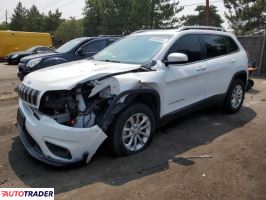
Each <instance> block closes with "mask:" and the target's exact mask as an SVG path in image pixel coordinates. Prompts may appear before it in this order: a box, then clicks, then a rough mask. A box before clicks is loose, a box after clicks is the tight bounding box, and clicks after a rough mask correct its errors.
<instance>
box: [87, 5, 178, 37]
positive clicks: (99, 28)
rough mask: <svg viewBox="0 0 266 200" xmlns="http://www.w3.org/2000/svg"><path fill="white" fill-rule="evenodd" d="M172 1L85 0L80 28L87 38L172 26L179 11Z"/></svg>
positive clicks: (174, 24)
mask: <svg viewBox="0 0 266 200" xmlns="http://www.w3.org/2000/svg"><path fill="white" fill-rule="evenodd" d="M178 4H179V1H172V0H145V1H143V0H86V6H85V8H84V14H85V18H84V27H85V33H86V34H88V35H99V34H122V33H130V32H132V31H135V30H139V29H145V28H170V27H174V26H176V24H177V22H178V20H177V18H176V17H175V16H176V14H177V13H178V12H180V11H181V10H182V9H183V7H180V6H178Z"/></svg>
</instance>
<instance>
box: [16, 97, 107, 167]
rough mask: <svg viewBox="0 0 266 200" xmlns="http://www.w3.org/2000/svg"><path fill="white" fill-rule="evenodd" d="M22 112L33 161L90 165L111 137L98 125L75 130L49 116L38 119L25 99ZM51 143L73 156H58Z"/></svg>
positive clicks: (23, 133)
mask: <svg viewBox="0 0 266 200" xmlns="http://www.w3.org/2000/svg"><path fill="white" fill-rule="evenodd" d="M19 112H21V113H22V115H23V116H24V122H23V124H24V125H23V124H21V120H18V130H19V133H20V139H21V141H22V143H23V145H24V146H25V148H26V150H27V151H28V153H29V154H30V155H31V156H32V157H33V158H35V159H37V160H39V161H41V162H44V163H46V164H49V165H53V166H68V165H74V164H80V163H88V162H89V161H90V159H91V158H92V156H93V155H94V154H95V152H96V151H97V149H98V147H99V146H100V145H101V144H102V142H103V141H104V140H105V139H106V137H107V136H106V135H105V133H104V132H103V131H102V130H101V129H100V128H99V127H98V126H97V125H95V126H93V127H91V128H73V127H68V126H64V125H61V124H58V123H57V122H56V121H54V120H53V119H51V118H49V117H47V116H45V115H43V116H41V117H40V119H38V118H36V115H35V114H34V113H33V111H32V110H31V108H30V107H29V106H27V105H26V104H25V103H23V102H22V101H21V100H20V101H19ZM19 121H20V122H19ZM47 143H50V144H52V145H56V146H57V147H59V148H62V149H64V150H66V151H67V152H68V153H69V154H70V155H71V156H70V157H69V158H65V157H62V156H60V155H58V154H56V153H55V152H54V150H52V149H51V148H49V146H47Z"/></svg>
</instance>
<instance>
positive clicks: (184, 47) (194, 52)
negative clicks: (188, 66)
mask: <svg viewBox="0 0 266 200" xmlns="http://www.w3.org/2000/svg"><path fill="white" fill-rule="evenodd" d="M171 53H184V54H186V55H187V56H188V62H195V61H199V60H201V48H200V40H199V37H198V36H197V35H185V36H183V37H181V38H180V39H178V40H177V42H176V43H175V44H174V45H173V46H172V47H171V49H170V51H169V53H168V55H169V54H171Z"/></svg>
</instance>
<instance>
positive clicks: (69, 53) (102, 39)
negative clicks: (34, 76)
mask: <svg viewBox="0 0 266 200" xmlns="http://www.w3.org/2000/svg"><path fill="white" fill-rule="evenodd" d="M117 39H119V36H112V35H107V36H99V37H83V38H76V39H73V40H71V41H69V42H67V43H65V44H64V45H62V46H61V47H59V48H58V49H57V50H56V51H55V52H54V53H50V54H38V55H33V56H27V57H24V58H22V59H21V60H20V63H19V65H18V77H19V78H20V80H23V78H24V77H25V76H26V75H27V74H28V73H30V72H33V71H36V70H38V69H42V68H45V67H49V66H52V65H57V64H61V63H66V62H70V61H75V60H81V59H85V58H89V57H91V56H93V55H94V54H96V53H97V52H99V51H100V50H102V49H104V48H105V47H107V46H108V45H110V44H112V43H113V42H114V41H116V40H117Z"/></svg>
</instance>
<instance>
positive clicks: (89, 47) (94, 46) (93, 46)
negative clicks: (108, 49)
mask: <svg viewBox="0 0 266 200" xmlns="http://www.w3.org/2000/svg"><path fill="white" fill-rule="evenodd" d="M105 45H106V41H105V40H97V41H93V42H90V43H88V44H85V45H84V46H83V51H84V53H94V52H98V51H100V50H102V49H103V48H104V47H105Z"/></svg>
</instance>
